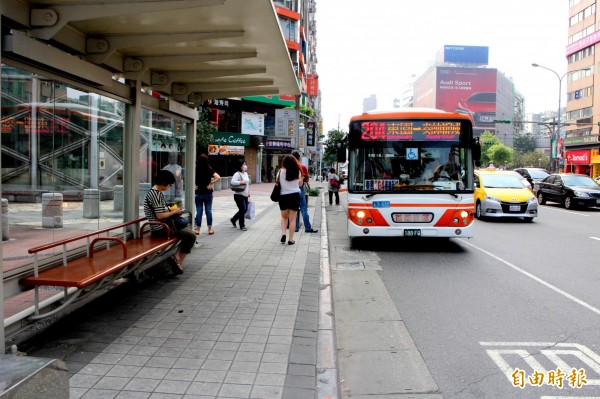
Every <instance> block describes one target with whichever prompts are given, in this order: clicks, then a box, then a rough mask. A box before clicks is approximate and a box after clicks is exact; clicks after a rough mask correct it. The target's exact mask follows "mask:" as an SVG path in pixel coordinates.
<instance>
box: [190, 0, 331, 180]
mask: <svg viewBox="0 0 600 399" xmlns="http://www.w3.org/2000/svg"><path fill="white" fill-rule="evenodd" d="M273 5H274V8H275V12H276V13H277V17H278V20H279V24H280V26H281V32H282V34H283V37H284V40H285V43H286V46H287V49H288V52H289V56H290V59H291V61H292V65H293V67H294V72H295V74H296V79H297V81H298V85H299V87H300V90H301V94H300V95H293V94H291V95H289V94H285V93H281V94H279V95H272V96H245V97H241V98H220V99H207V100H206V101H205V102H204V104H203V107H205V108H208V109H210V115H211V123H212V124H213V125H214V127H215V128H216V130H217V132H216V134H213V136H214V137H215V138H216V141H215V142H214V143H211V145H209V146H208V148H200V149H199V151H201V152H207V153H208V154H209V156H210V160H211V165H212V166H213V167H214V169H215V170H216V171H217V173H219V174H221V175H223V176H228V175H231V174H232V170H233V171H235V169H234V168H235V165H236V163H237V162H236V161H237V159H240V158H248V160H250V162H249V170H251V171H252V173H253V175H254V176H255V177H256V181H259V180H260V181H263V182H269V181H272V179H273V177H274V172H275V171H276V170H277V169H278V168H279V167H280V166H281V163H282V161H283V157H284V156H285V155H286V154H289V153H290V151H292V150H294V149H297V150H299V151H300V152H301V153H302V154H303V156H304V157H305V159H304V161H305V163H306V164H307V166H308V167H309V168H313V167H314V166H315V165H316V162H317V159H318V152H317V146H318V144H317V142H318V138H319V135H320V134H321V132H320V126H321V123H320V115H321V111H320V110H321V97H320V91H319V84H318V79H319V76H318V73H317V51H316V46H317V25H316V12H317V7H316V1H315V0H307V1H303V0H273ZM305 109H312V110H313V111H314V113H313V114H312V115H307V114H305V113H303V112H302V110H305ZM253 126H254V127H256V126H260V128H258V129H254V128H252V127H253ZM239 142H243V143H247V144H246V147H245V151H240V148H239V145H236V143H239ZM216 148H219V149H222V151H215V150H214V149H216ZM211 150H212V151H211Z"/></svg>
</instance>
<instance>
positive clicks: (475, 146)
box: [472, 137, 481, 167]
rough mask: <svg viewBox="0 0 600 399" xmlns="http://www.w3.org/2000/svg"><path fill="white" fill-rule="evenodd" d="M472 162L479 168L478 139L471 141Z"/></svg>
mask: <svg viewBox="0 0 600 399" xmlns="http://www.w3.org/2000/svg"><path fill="white" fill-rule="evenodd" d="M472 146H473V161H474V163H475V166H477V167H479V166H481V143H480V142H479V137H476V138H474V139H473V144H472Z"/></svg>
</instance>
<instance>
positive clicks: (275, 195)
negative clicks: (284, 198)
mask: <svg viewBox="0 0 600 399" xmlns="http://www.w3.org/2000/svg"><path fill="white" fill-rule="evenodd" d="M279 197H281V186H280V185H279V172H278V173H277V178H276V179H275V185H274V186H273V191H271V201H273V202H279Z"/></svg>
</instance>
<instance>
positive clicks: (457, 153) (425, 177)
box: [349, 141, 466, 191]
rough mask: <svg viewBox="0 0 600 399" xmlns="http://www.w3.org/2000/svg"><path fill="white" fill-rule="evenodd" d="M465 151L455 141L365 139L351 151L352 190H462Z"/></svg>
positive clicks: (350, 180) (350, 179) (350, 182)
mask: <svg viewBox="0 0 600 399" xmlns="http://www.w3.org/2000/svg"><path fill="white" fill-rule="evenodd" d="M464 154H465V152H464V151H463V149H462V148H460V147H459V145H458V142H456V143H455V142H450V141H437V142H410V141H395V142H392V141H384V142H367V143H365V146H364V147H362V148H356V149H353V150H351V151H350V154H349V156H350V158H351V160H350V165H354V170H349V173H350V174H349V184H350V189H351V190H355V191H406V190H412V191H414V190H416V191H421V190H462V189H464V188H465V183H466V182H465V178H464V177H465V176H464V173H465V172H464V171H465V167H464V165H466V160H465V158H464Z"/></svg>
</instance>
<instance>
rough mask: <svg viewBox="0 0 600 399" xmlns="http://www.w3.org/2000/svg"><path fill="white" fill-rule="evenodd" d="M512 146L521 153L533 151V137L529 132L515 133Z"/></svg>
mask: <svg viewBox="0 0 600 399" xmlns="http://www.w3.org/2000/svg"><path fill="white" fill-rule="evenodd" d="M513 147H514V149H515V151H517V152H519V153H521V154H525V153H528V152H532V151H535V139H534V138H533V135H532V134H531V133H521V134H515V137H514V139H513Z"/></svg>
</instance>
